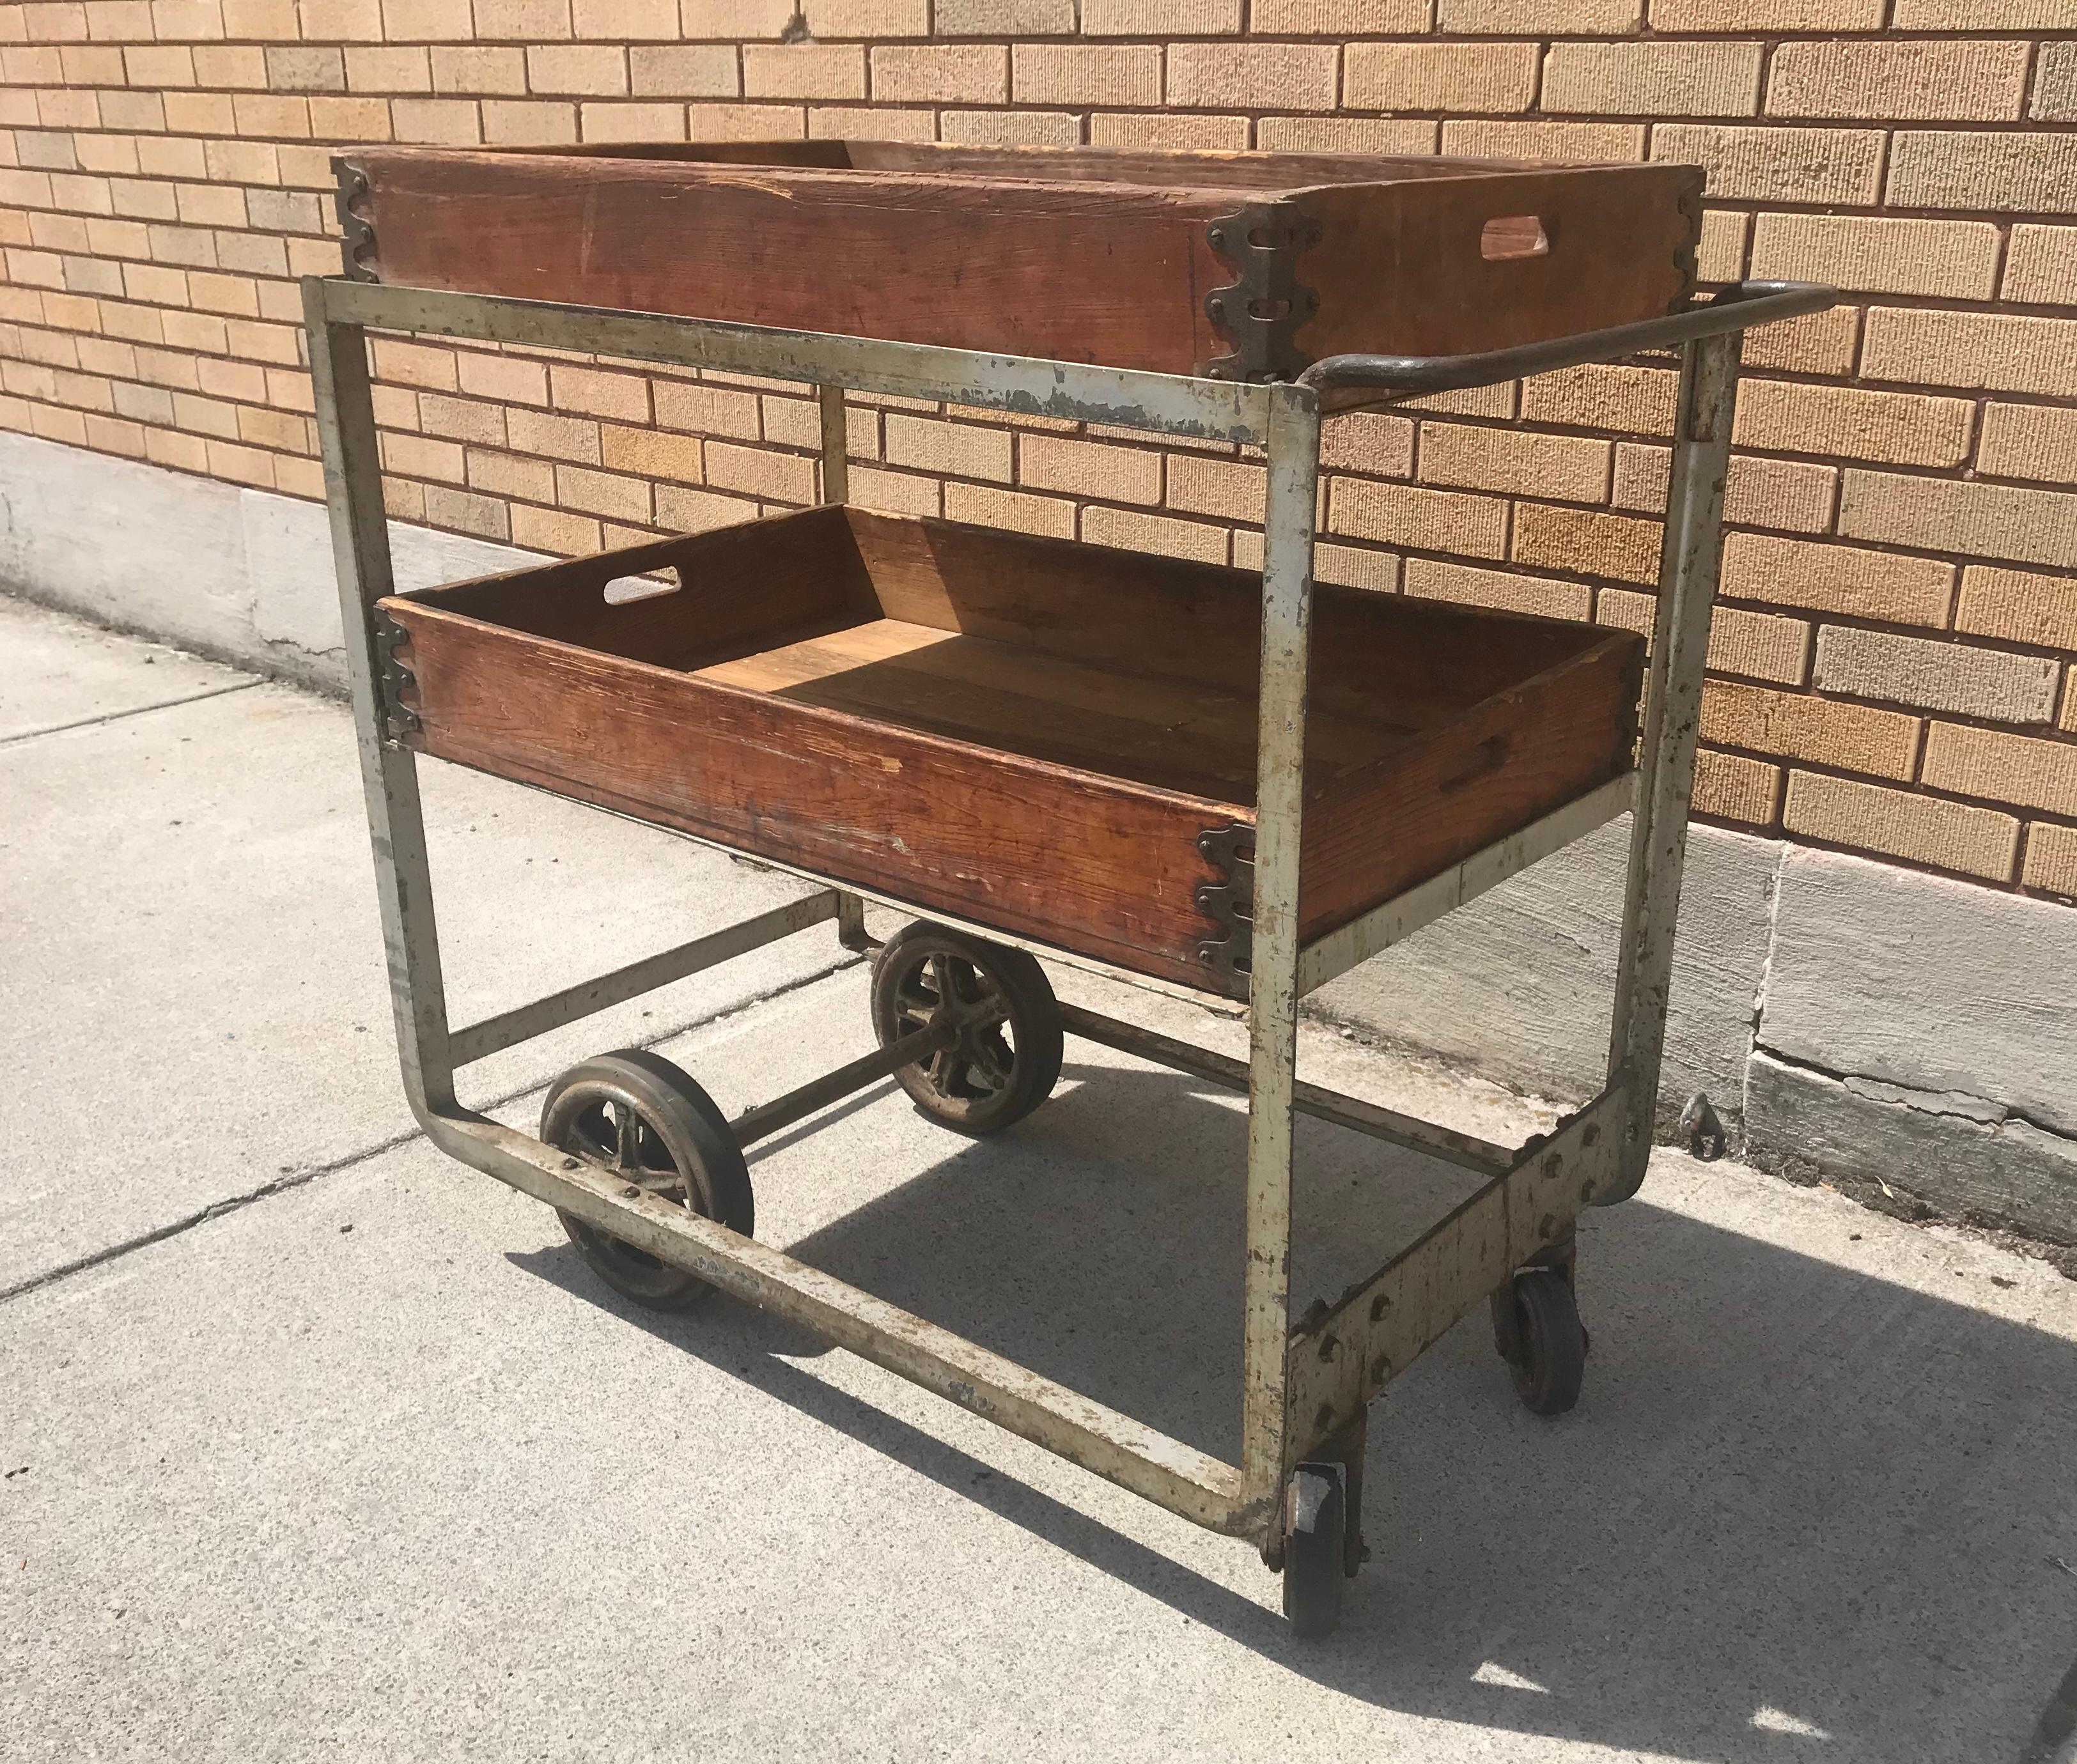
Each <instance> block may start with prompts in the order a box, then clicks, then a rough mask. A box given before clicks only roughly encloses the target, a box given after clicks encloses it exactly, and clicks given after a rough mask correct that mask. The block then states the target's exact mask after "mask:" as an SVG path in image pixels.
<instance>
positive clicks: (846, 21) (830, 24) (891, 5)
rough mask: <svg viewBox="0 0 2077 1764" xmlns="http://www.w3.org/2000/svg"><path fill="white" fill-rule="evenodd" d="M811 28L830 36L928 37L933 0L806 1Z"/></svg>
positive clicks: (818, 33)
mask: <svg viewBox="0 0 2077 1764" xmlns="http://www.w3.org/2000/svg"><path fill="white" fill-rule="evenodd" d="M804 4H805V5H806V6H807V19H808V28H809V30H810V31H813V32H814V35H817V36H818V37H822V38H830V37H927V36H928V35H930V0H804Z"/></svg>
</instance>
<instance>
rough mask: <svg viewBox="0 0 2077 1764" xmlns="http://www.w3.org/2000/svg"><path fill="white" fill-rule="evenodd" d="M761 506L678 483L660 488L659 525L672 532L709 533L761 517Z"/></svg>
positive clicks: (657, 509) (657, 514)
mask: <svg viewBox="0 0 2077 1764" xmlns="http://www.w3.org/2000/svg"><path fill="white" fill-rule="evenodd" d="M757 512H758V510H757V505H756V504H755V502H746V501H741V500H739V498H737V497H732V496H717V495H715V494H714V493H713V492H712V491H711V490H688V489H681V487H680V486H679V485H675V484H660V485H657V486H656V524H657V525H658V526H660V527H662V528H664V530H666V531H668V532H672V533H707V532H711V531H712V530H714V528H716V527H718V526H740V525H741V524H742V523H743V522H745V521H751V520H755V518H757Z"/></svg>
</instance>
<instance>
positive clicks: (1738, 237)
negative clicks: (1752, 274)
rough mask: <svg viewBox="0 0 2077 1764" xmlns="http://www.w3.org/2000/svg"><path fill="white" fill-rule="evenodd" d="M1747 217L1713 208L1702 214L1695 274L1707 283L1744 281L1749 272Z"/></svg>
mask: <svg viewBox="0 0 2077 1764" xmlns="http://www.w3.org/2000/svg"><path fill="white" fill-rule="evenodd" d="M1747 218H1748V217H1747V216H1746V215H1743V214H1734V213H1732V212H1730V211H1729V210H1726V209H1721V208H1713V209H1709V210H1706V211H1705V212H1704V214H1703V216H1702V236H1701V238H1700V239H1698V240H1696V245H1695V273H1696V275H1697V276H1698V277H1700V278H1701V280H1702V281H1705V282H1715V281H1721V282H1732V281H1743V280H1744V279H1745V274H1746V267H1745V266H1746V231H1747V227H1746V221H1747Z"/></svg>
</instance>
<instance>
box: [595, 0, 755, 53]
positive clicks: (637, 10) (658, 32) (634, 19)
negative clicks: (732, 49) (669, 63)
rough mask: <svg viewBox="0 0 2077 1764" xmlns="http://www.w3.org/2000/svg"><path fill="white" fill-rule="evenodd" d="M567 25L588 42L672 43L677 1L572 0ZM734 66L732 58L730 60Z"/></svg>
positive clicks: (674, 39) (674, 38)
mask: <svg viewBox="0 0 2077 1764" xmlns="http://www.w3.org/2000/svg"><path fill="white" fill-rule="evenodd" d="M570 23H571V27H572V29H573V30H574V31H576V35H578V36H580V37H581V38H584V39H585V40H586V41H590V40H594V39H597V38H603V39H605V40H606V41H608V42H627V43H641V42H651V43H672V42H675V41H676V40H677V35H678V3H677V0H573V4H572V6H571V8H570ZM729 59H730V61H731V62H733V61H734V60H735V56H733V55H731V56H730V57H729Z"/></svg>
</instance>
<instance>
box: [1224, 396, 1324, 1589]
mask: <svg viewBox="0 0 2077 1764" xmlns="http://www.w3.org/2000/svg"><path fill="white" fill-rule="evenodd" d="M1267 442H1268V451H1269V468H1268V473H1269V485H1268V498H1267V508H1266V509H1265V510H1264V522H1263V524H1264V531H1263V572H1262V674H1261V706H1260V712H1259V724H1258V728H1257V737H1256V739H1257V749H1256V781H1255V902H1254V912H1255V923H1254V933H1253V939H1252V949H1251V957H1250V974H1249V981H1248V1032H1249V1046H1248V1117H1247V1263H1246V1274H1245V1278H1244V1281H1243V1285H1242V1313H1243V1317H1244V1324H1243V1329H1244V1333H1243V1338H1242V1411H1241V1462H1240V1467H1241V1476H1242V1483H1243V1484H1244V1486H1245V1487H1246V1489H1247V1496H1248V1498H1249V1499H1250V1500H1252V1501H1255V1502H1258V1503H1259V1504H1260V1506H1261V1509H1262V1510H1263V1512H1264V1513H1265V1514H1267V1520H1266V1525H1267V1530H1266V1532H1265V1535H1264V1537H1263V1546H1264V1550H1265V1553H1268V1552H1270V1551H1271V1550H1273V1549H1277V1548H1280V1546H1281V1543H1282V1513H1283V1508H1284V1503H1283V1498H1282V1496H1283V1484H1284V1471H1285V1470H1286V1468H1287V1466H1286V1465H1285V1463H1284V1446H1285V1441H1286V1439H1287V1438H1288V1437H1290V1433H1289V1429H1288V1428H1287V1426H1286V1425H1285V1422H1286V1417H1285V1414H1284V1394H1285V1380H1284V1357H1285V1354H1286V1353H1287V1352H1288V1336H1289V1333H1290V1327H1291V1316H1290V1309H1291V1304H1290V1287H1291V1113H1292V1085H1293V1084H1294V1082H1295V1080H1296V1075H1297V1071H1296V1068H1297V1048H1298V853H1299V842H1300V838H1301V834H1302V833H1303V830H1304V826H1303V822H1304V811H1305V691H1306V676H1307V672H1308V667H1309V659H1310V657H1309V645H1310V642H1311V632H1312V618H1313V498H1314V497H1315V495H1316V493H1317V487H1318V483H1319V474H1320V406H1319V401H1318V398H1317V396H1316V395H1315V394H1314V393H1313V391H1312V390H1311V389H1309V388H1301V387H1297V386H1292V387H1288V388H1282V389H1279V390H1278V391H1277V393H1276V402H1275V403H1274V404H1273V405H1272V407H1271V412H1270V419H1269V432H1268V435H1267Z"/></svg>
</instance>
